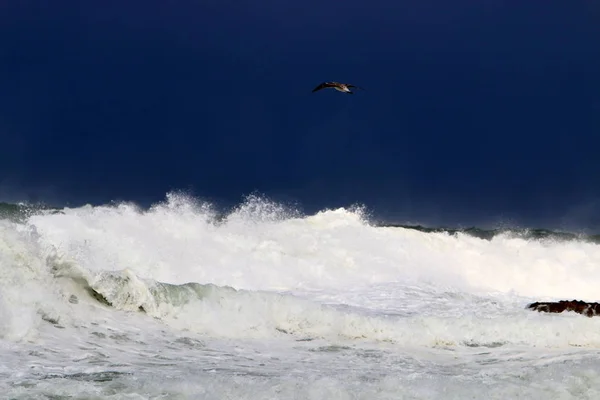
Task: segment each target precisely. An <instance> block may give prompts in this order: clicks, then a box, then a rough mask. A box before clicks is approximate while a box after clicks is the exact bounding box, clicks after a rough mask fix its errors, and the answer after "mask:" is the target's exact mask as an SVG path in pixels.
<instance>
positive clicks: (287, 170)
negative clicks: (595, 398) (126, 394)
mask: <svg viewBox="0 0 600 400" xmlns="http://www.w3.org/2000/svg"><path fill="white" fill-rule="evenodd" d="M7 3H8V4H3V5H1V6H0V57H1V58H0V137H1V142H0V194H1V195H2V196H3V199H4V200H10V201H14V200H27V199H29V200H31V199H38V200H43V201H50V202H62V203H66V202H68V203H70V204H73V205H76V204H81V203H83V202H91V203H94V204H97V203H102V202H107V201H111V200H131V201H139V202H142V203H145V204H147V203H148V202H154V201H158V200H162V199H163V198H164V196H165V194H166V193H167V192H168V191H170V190H177V189H186V190H192V191H193V192H194V193H195V194H196V195H198V196H199V197H203V198H207V199H210V200H214V201H217V202H218V203H219V204H222V205H231V204H235V203H239V201H240V200H241V199H242V197H243V196H244V195H248V194H250V193H251V192H253V191H257V192H259V193H263V194H266V195H268V196H270V197H272V198H274V199H277V200H284V201H295V202H298V203H300V204H301V205H302V206H303V207H304V208H305V210H306V211H309V212H310V211H314V210H315V209H320V208H323V207H337V206H349V205H351V204H352V203H364V204H366V205H367V207H369V208H370V209H372V210H373V211H374V212H375V214H376V215H378V216H380V217H382V218H387V219H391V220H392V219H395V220H399V221H406V220H408V221H413V222H415V221H416V222H424V223H432V224H437V223H447V224H457V223H463V224H470V223H478V224H482V223H489V222H499V221H504V222H511V223H518V224H524V225H528V224H529V225H531V224H535V225H540V224H542V225H560V224H563V225H565V224H566V225H570V226H578V227H581V228H593V229H595V228H600V146H599V145H600V5H599V4H598V2H596V1H591V0H590V1H574V2H564V1H546V2H543V5H542V3H539V2H521V1H516V0H515V1H501V0H495V1H494V0H490V1H457V2H448V1H442V0H419V1H392V0H372V1H369V2H364V1H356V0H349V1H348V2H344V3H340V2H322V1H315V0H305V1H301V2H300V1H297V2H296V1H275V0H264V1H262V2H260V4H259V3H257V2H250V1H247V0H236V1H232V0H218V1H217V0H205V1H187V0H183V1H178V2H167V1H164V0H163V1H158V0H146V1H143V2H142V1H127V2H123V1H102V2H75V1H61V2H34V1H27V0H22V1H19V2H7ZM257 4H259V5H257ZM324 80H338V81H342V82H351V83H354V84H356V85H360V86H363V87H365V88H366V89H367V90H366V91H364V92H358V93H356V94H355V95H352V96H350V95H343V94H341V93H338V92H333V91H324V92H319V93H315V94H313V93H311V90H312V88H313V87H314V86H316V85H317V84H318V83H320V82H322V81H324ZM0 200H2V199H0Z"/></svg>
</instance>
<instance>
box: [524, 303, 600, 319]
mask: <svg viewBox="0 0 600 400" xmlns="http://www.w3.org/2000/svg"><path fill="white" fill-rule="evenodd" d="M527 308H529V309H532V310H536V311H538V312H548V313H561V312H563V311H574V312H576V313H578V314H582V315H585V316H587V317H593V316H596V315H600V303H588V302H586V301H581V300H561V301H548V302H537V301H536V302H535V303H531V304H529V305H528V306H527Z"/></svg>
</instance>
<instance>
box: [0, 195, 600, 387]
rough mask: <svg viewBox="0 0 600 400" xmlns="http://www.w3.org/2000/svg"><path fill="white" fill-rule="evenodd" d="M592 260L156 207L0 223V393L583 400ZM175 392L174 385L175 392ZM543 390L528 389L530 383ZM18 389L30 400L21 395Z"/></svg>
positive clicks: (478, 242) (343, 218) (337, 214)
mask: <svg viewBox="0 0 600 400" xmlns="http://www.w3.org/2000/svg"><path fill="white" fill-rule="evenodd" d="M599 258H600V250H599V247H598V246H597V245H595V244H593V243H589V242H585V241H580V240H568V241H554V240H530V239H525V238H522V237H517V236H515V235H510V234H500V235H496V236H494V237H493V238H492V239H491V240H484V239H479V238H475V237H472V236H469V235H466V234H460V233H458V234H449V233H447V232H439V233H428V232H421V231H418V230H412V229H403V228H384V227H378V226H374V225H373V224H371V223H369V220H368V217H367V216H366V215H365V213H364V210H362V209H360V208H353V209H337V210H324V211H322V212H319V213H317V214H315V215H308V216H303V215H300V214H299V213H298V212H296V211H294V210H289V209H287V208H285V207H283V206H281V205H278V204H274V203H271V202H268V201H266V200H262V199H260V198H256V197H251V198H249V199H248V201H247V202H246V203H244V204H242V205H241V206H240V207H238V208H237V209H235V210H233V211H232V212H231V213H229V214H228V215H226V216H225V217H222V216H218V214H217V213H216V212H215V211H214V210H213V209H212V207H211V206H210V205H208V204H204V203H201V202H197V201H194V200H193V199H190V198H186V197H183V196H177V195H170V196H169V197H168V199H167V201H166V202H165V203H163V204H159V205H156V206H154V207H152V208H151V209H149V210H141V209H139V208H137V207H135V206H133V205H129V204H120V205H112V206H103V207H91V206H88V207H81V208H72V209H68V208H67V209H63V210H61V211H60V212H59V213H57V212H47V211H44V210H40V211H39V212H36V213H33V215H29V216H27V218H25V220H12V221H9V220H2V221H0V289H1V291H0V318H1V320H2V322H3V323H2V325H1V326H0V338H1V339H2V348H1V350H0V351H2V356H3V360H6V363H7V364H6V365H9V367H8V368H4V369H0V376H2V382H4V383H2V384H1V385H3V386H2V387H0V389H2V390H3V393H7V394H8V395H9V396H12V397H19V396H25V393H26V392H27V390H29V392H27V393H35V395H36V396H46V395H50V396H74V397H78V396H79V397H85V396H92V395H93V394H92V393H96V394H94V395H99V396H101V397H103V398H111V397H112V398H125V397H127V396H129V397H136V396H137V397H139V398H146V397H148V398H153V397H156V396H159V395H161V394H162V395H164V396H167V397H178V396H179V397H182V396H183V397H186V396H188V397H189V396H192V397H194V396H195V397H203V398H211V397H215V398H222V396H223V395H224V394H227V395H230V396H234V397H236V398H261V397H264V398H269V397H273V396H275V397H278V398H293V397H297V396H298V395H300V396H301V397H303V398H378V397H382V398H386V397H393V398H402V396H405V397H406V398H417V399H420V398H439V396H440V395H441V393H442V392H447V391H448V390H451V391H453V393H455V394H456V396H455V397H456V398H462V397H467V398H468V397H472V396H473V395H474V394H475V393H479V392H478V391H481V390H483V388H485V390H486V394H487V395H488V396H489V398H506V397H505V396H506V394H507V393H509V394H510V393H513V394H514V395H515V396H516V395H517V393H519V390H522V391H523V393H525V392H526V393H528V398H548V396H550V397H553V396H554V397H562V398H593V395H594V394H595V393H597V390H598V387H599V386H598V385H597V384H596V383H595V382H596V380H595V378H597V373H596V372H595V371H596V370H597V369H596V368H597V367H598V363H597V361H595V360H596V358H594V357H595V355H596V354H597V352H598V349H600V319H598V318H586V317H582V316H581V315H578V314H574V313H565V314H555V315H554V314H552V315H551V314H543V313H537V312H532V311H530V310H527V309H525V306H526V305H527V303H528V302H530V301H532V300H541V299H543V300H548V299H562V298H567V299H571V298H574V297H576V298H582V299H584V300H590V301H594V300H596V298H595V297H594V295H595V288H596V287H597V286H598V283H600V275H599V274H600V272H599V268H598V267H597V265H598V261H600V260H599ZM192 377H193V378H192ZM548 381H549V382H551V384H550V383H547V382H548ZM32 391H33V392H32Z"/></svg>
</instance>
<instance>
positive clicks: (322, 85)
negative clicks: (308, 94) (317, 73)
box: [312, 82, 336, 93]
mask: <svg viewBox="0 0 600 400" xmlns="http://www.w3.org/2000/svg"><path fill="white" fill-rule="evenodd" d="M335 86H336V85H335V82H323V83H321V84H320V85H318V86H317V87H316V88H314V89H313V90H312V91H313V93H314V92H316V91H317V90H321V89H325V88H330V87H335Z"/></svg>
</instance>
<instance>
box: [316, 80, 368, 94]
mask: <svg viewBox="0 0 600 400" xmlns="http://www.w3.org/2000/svg"><path fill="white" fill-rule="evenodd" d="M325 88H334V89H335V90H337V91H338V92H342V93H347V94H353V93H352V91H350V88H357V89H362V90H365V89H363V88H361V87H358V86H354V85H350V84H349V83H339V82H323V83H321V84H320V85H319V86H317V87H316V88H314V89H313V93H314V92H316V91H317V90H321V89H325Z"/></svg>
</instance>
